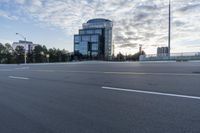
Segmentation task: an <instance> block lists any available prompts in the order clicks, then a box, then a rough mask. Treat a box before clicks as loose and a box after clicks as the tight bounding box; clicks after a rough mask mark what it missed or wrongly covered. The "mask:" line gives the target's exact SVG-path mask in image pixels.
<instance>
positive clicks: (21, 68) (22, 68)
mask: <svg viewBox="0 0 200 133" xmlns="http://www.w3.org/2000/svg"><path fill="white" fill-rule="evenodd" d="M15 69H17V70H24V69H29V67H20V68H15Z"/></svg>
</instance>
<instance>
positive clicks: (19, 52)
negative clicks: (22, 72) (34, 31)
mask: <svg viewBox="0 0 200 133" xmlns="http://www.w3.org/2000/svg"><path fill="white" fill-rule="evenodd" d="M24 51H25V49H24V47H23V46H17V47H16V48H15V52H14V57H15V59H16V63H18V64H20V63H24Z"/></svg>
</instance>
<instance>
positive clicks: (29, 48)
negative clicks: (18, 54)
mask: <svg viewBox="0 0 200 133" xmlns="http://www.w3.org/2000/svg"><path fill="white" fill-rule="evenodd" d="M38 45H39V44H34V43H33V42H30V41H22V40H19V42H13V44H12V48H13V49H16V47H17V46H23V47H25V46H26V48H25V49H26V50H27V52H29V53H31V51H33V50H34V49H35V47H36V46H38Z"/></svg>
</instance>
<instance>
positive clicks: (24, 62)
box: [16, 33, 26, 64]
mask: <svg viewBox="0 0 200 133" xmlns="http://www.w3.org/2000/svg"><path fill="white" fill-rule="evenodd" d="M16 35H19V36H21V37H22V38H23V39H24V42H25V44H24V45H25V46H24V64H26V37H24V35H22V34H20V33H16Z"/></svg>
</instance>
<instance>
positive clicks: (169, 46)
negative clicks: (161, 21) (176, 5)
mask: <svg viewBox="0 0 200 133" xmlns="http://www.w3.org/2000/svg"><path fill="white" fill-rule="evenodd" d="M168 28H169V29H168V50H169V51H168V52H169V53H168V56H169V57H170V54H171V0H169V26H168Z"/></svg>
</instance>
